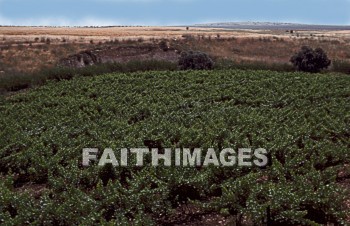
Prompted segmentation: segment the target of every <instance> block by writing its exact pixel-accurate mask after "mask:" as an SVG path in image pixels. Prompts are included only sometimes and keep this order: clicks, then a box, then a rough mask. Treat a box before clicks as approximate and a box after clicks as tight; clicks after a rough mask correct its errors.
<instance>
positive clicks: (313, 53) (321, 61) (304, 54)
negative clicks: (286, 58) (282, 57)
mask: <svg viewBox="0 0 350 226" xmlns="http://www.w3.org/2000/svg"><path fill="white" fill-rule="evenodd" d="M290 61H291V62H292V63H293V65H294V66H295V67H296V68H297V69H298V70H299V71H305V72H311V73H317V72H320V71H321V70H322V69H326V68H328V66H329V65H330V64H331V61H330V60H329V59H328V57H327V54H326V53H325V52H324V51H323V49H321V48H317V49H315V50H314V49H312V48H310V47H308V46H303V47H302V48H301V50H300V51H299V52H298V53H296V54H295V55H294V56H292V58H291V59H290Z"/></svg>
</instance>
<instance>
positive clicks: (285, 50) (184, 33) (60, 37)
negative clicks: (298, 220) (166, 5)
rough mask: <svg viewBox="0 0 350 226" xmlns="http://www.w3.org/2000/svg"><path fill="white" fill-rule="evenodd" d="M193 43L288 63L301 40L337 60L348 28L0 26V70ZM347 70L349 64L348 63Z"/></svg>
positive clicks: (245, 58) (349, 56)
mask: <svg viewBox="0 0 350 226" xmlns="http://www.w3.org/2000/svg"><path fill="white" fill-rule="evenodd" d="M160 40H167V43H168V45H169V47H172V48H175V49H178V50H180V51H181V50H184V49H193V50H201V51H205V52H207V53H209V54H210V55H211V56H213V57H215V58H219V59H229V60H233V61H235V62H238V63H242V62H248V63H251V62H253V63H254V62H258V63H262V64H288V63H289V59H290V56H291V55H292V54H293V53H294V52H296V51H297V50H298V49H299V48H300V47H301V46H303V45H309V46H312V47H321V48H323V49H324V50H325V51H326V52H327V53H328V54H329V56H330V58H331V59H332V60H333V61H334V62H336V63H337V64H341V65H344V64H348V63H350V31H293V32H290V31H281V30H276V31H270V30H225V29H211V28H196V27H189V29H188V30H187V28H186V27H101V28H91V27H88V28H68V27H58V28H54V27H0V73H3V74H5V72H7V71H20V72H33V71H36V70H40V69H42V68H46V67H53V66H55V65H56V64H57V62H58V61H59V60H60V59H62V58H65V57H67V56H69V55H72V54H76V53H78V52H80V51H83V50H90V49H96V48H106V47H108V46H111V45H113V46H118V45H125V44H129V45H134V46H135V45H144V44H146V43H147V44H154V45H157V44H158V43H159V41H160ZM349 70H350V69H349Z"/></svg>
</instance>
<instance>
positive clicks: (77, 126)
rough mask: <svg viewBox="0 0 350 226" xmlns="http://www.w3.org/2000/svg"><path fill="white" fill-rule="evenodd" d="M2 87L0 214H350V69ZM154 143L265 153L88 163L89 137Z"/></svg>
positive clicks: (217, 220) (45, 217)
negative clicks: (199, 162)
mask: <svg viewBox="0 0 350 226" xmlns="http://www.w3.org/2000/svg"><path fill="white" fill-rule="evenodd" d="M0 98H1V99H0V114H1V117H0V131H1V132H0V178H1V180H0V203H1V204H2V205H1V206H0V224H1V223H5V222H6V223H7V224H8V225H25V224H33V225H97V224H102V225H111V224H124V225H128V224H133V225H188V224H190V223H191V224H197V225H198V224H202V225H233V224H238V225H252V224H256V225H263V224H267V223H270V224H271V225H301V224H304V225H324V224H327V223H328V224H331V223H333V224H346V223H349V222H350V221H349V220H350V219H349V216H350V215H349V209H350V204H349V203H350V195H349V192H350V181H349V178H350V167H349V164H350V153H349V150H350V77H349V76H348V75H345V74H337V73H327V74H308V73H299V72H294V73H287V72H272V71H261V70H244V71H243V70H213V71H175V72H170V71H163V72H138V73H113V74H104V75H99V76H93V77H74V78H72V79H71V80H62V81H49V82H48V83H47V84H46V85H43V86H41V87H38V88H35V89H30V90H27V91H25V92H23V93H18V94H14V95H12V96H0ZM149 143H152V144H155V147H157V148H160V149H161V148H164V147H172V148H176V147H180V148H183V147H186V148H196V147H200V148H203V149H207V148H214V149H215V151H219V150H222V149H223V148H232V149H234V150H238V149H239V148H252V149H256V148H265V149H266V150H267V151H268V153H269V154H268V157H269V164H268V165H267V166H266V167H262V168H259V167H256V166H255V167H238V166H231V167H216V166H210V167H162V166H159V167H153V166H150V165H146V166H143V167H136V166H129V167H113V166H111V165H107V166H105V167H103V168H101V167H99V166H97V163H94V164H92V165H91V166H90V167H83V166H82V150H83V148H98V149H99V150H103V149H105V148H112V149H113V150H117V149H119V148H124V147H148V144H149ZM146 161H148V162H149V161H150V158H148V157H146Z"/></svg>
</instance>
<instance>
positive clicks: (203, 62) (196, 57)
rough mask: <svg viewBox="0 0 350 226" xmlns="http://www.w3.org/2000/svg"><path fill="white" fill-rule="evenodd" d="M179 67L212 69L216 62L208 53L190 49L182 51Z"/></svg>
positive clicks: (184, 68)
mask: <svg viewBox="0 0 350 226" xmlns="http://www.w3.org/2000/svg"><path fill="white" fill-rule="evenodd" d="M179 67H180V69H181V70H189V69H193V70H210V69H212V68H213V67H214V62H213V60H212V59H211V58H210V57H209V56H208V54H206V53H203V52H197V51H188V52H182V53H181V56H180V59H179Z"/></svg>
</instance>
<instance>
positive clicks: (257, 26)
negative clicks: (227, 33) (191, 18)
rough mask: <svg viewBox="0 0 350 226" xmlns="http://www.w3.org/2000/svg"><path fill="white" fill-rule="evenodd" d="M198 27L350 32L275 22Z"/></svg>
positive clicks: (322, 26)
mask: <svg viewBox="0 0 350 226" xmlns="http://www.w3.org/2000/svg"><path fill="white" fill-rule="evenodd" d="M194 26H196V27H214V28H232V29H262V30H350V26H337V25H312V24H294V23H273V22H224V23H207V24H196V25H194Z"/></svg>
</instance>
